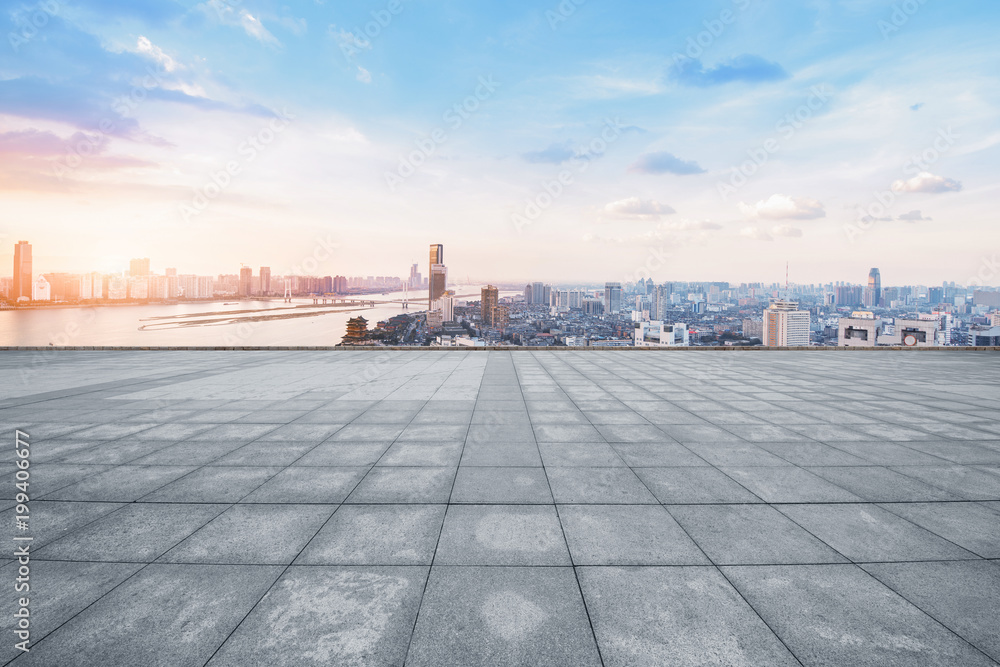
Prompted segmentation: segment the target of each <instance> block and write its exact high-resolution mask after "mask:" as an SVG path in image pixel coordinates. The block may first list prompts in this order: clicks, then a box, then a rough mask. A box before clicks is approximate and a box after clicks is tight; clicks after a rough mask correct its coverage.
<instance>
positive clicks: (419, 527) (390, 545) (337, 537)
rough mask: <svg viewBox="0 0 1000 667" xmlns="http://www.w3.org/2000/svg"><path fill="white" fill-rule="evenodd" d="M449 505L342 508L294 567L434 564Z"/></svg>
mask: <svg viewBox="0 0 1000 667" xmlns="http://www.w3.org/2000/svg"><path fill="white" fill-rule="evenodd" d="M445 508H446V506H445V505H344V506H342V507H340V508H339V509H338V510H337V513H336V514H334V515H333V518H331V519H330V520H329V521H328V522H327V523H326V525H324V526H323V528H322V529H321V530H320V531H319V533H317V534H316V536H315V537H314V538H313V539H312V541H310V542H309V545H308V546H307V547H306V548H305V550H304V551H303V552H302V554H301V555H300V556H299V557H298V558H297V559H296V561H295V563H296V565H430V564H431V561H432V560H433V558H434V549H435V548H436V547H437V541H438V536H439V535H440V534H441V523H442V521H444V513H445Z"/></svg>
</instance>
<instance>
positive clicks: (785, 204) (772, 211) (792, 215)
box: [739, 195, 826, 220]
mask: <svg viewBox="0 0 1000 667" xmlns="http://www.w3.org/2000/svg"><path fill="white" fill-rule="evenodd" d="M739 207H740V211H742V212H743V215H745V216H747V217H748V218H760V219H764V220H815V219H816V218H825V217H826V210H825V209H824V208H823V204H821V203H820V202H818V201H816V200H815V199H810V198H808V197H789V196H788V195H771V196H770V197H768V198H767V199H766V200H763V201H759V202H757V203H756V204H747V203H745V202H740V204H739Z"/></svg>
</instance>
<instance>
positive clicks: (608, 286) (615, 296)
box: [604, 283, 622, 315]
mask: <svg viewBox="0 0 1000 667" xmlns="http://www.w3.org/2000/svg"><path fill="white" fill-rule="evenodd" d="M621 310H622V284H621V283H605V284H604V312H605V314H607V315H617V314H618V313H620V312H621Z"/></svg>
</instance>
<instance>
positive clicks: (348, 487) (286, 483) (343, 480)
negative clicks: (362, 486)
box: [240, 466, 368, 504]
mask: <svg viewBox="0 0 1000 667" xmlns="http://www.w3.org/2000/svg"><path fill="white" fill-rule="evenodd" d="M367 471H368V469H367V468H332V467H331V468H308V467H305V466H301V467H291V466H290V467H288V468H285V469H284V470H282V471H281V472H279V473H278V474H276V475H274V476H273V477H271V478H270V479H268V480H267V481H266V482H264V483H263V484H261V485H260V486H258V487H257V489H256V490H255V491H253V492H252V493H250V494H249V495H247V496H246V497H245V498H243V499H242V500H240V502H244V503H324V504H329V503H340V502H343V501H344V499H345V498H347V496H348V495H349V494H350V493H351V491H353V490H354V488H355V487H356V486H357V485H358V482H360V481H361V479H362V478H363V477H364V476H365V473H366V472H367Z"/></svg>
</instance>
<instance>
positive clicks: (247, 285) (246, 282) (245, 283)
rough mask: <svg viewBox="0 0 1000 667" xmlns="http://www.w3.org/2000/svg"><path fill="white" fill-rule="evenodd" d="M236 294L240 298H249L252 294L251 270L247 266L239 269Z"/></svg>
mask: <svg viewBox="0 0 1000 667" xmlns="http://www.w3.org/2000/svg"><path fill="white" fill-rule="evenodd" d="M237 293H238V294H239V295H240V296H250V295H251V294H253V269H251V268H250V267H249V266H244V267H241V268H240V283H239V290H238V292H237Z"/></svg>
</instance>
